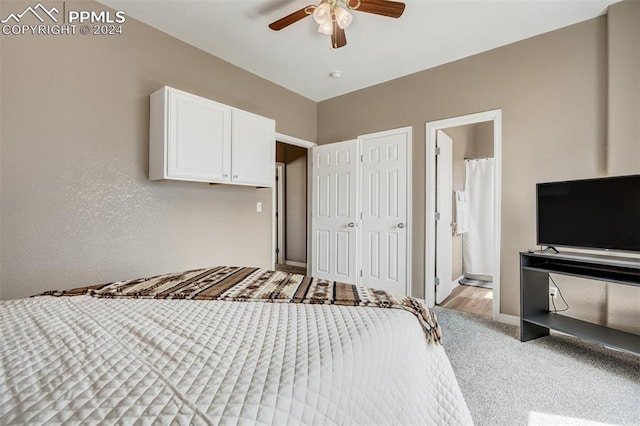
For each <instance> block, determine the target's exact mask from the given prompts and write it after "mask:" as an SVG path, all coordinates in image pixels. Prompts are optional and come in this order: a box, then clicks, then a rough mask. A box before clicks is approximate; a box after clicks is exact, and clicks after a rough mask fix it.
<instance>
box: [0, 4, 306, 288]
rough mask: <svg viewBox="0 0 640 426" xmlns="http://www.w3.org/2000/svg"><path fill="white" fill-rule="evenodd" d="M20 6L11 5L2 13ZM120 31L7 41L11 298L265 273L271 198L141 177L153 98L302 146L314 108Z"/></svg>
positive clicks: (4, 142)
mask: <svg viewBox="0 0 640 426" xmlns="http://www.w3.org/2000/svg"><path fill="white" fill-rule="evenodd" d="M24 4H25V3H24V2H7V1H5V0H3V1H2V3H1V4H0V8H1V9H0V11H1V12H2V13H0V14H1V15H2V16H5V15H6V14H8V13H9V11H15V10H18V9H20V10H21V8H24ZM74 6H75V7H78V8H83V9H87V10H101V9H103V6H101V5H100V4H98V3H94V2H86V3H80V2H74ZM124 27H125V34H124V35H121V36H109V37H107V36H104V37H100V36H81V35H78V36H74V37H62V36H59V37H55V36H13V37H6V36H2V64H1V76H0V79H1V80H0V83H1V87H2V99H1V104H0V107H1V108H2V109H1V114H0V120H1V122H2V123H3V126H2V128H1V134H0V138H1V152H2V158H1V163H0V167H1V168H0V170H1V188H0V190H1V195H2V196H1V201H2V208H1V210H0V218H1V219H0V220H1V225H0V229H1V240H0V241H1V250H2V266H1V270H0V279H1V284H2V298H4V299H11V298H17V297H24V296H29V295H31V294H34V293H37V292H40V291H43V290H47V289H56V288H70V287H74V286H79V285H85V284H91V283H96V282H98V283H99V282H108V281H112V280H119V279H125V278H134V277H140V276H145V275H147V274H158V273H162V272H169V271H176V270H182V269H186V268H195V267H202V266H211V265H216V264H231V265H256V266H263V267H268V266H270V264H271V215H270V212H271V190H269V189H255V188H246V187H236V186H230V185H214V186H210V185H206V184H197V183H185V182H157V181H155V182H150V181H149V180H148V179H147V173H148V125H149V94H151V93H152V92H153V91H155V90H156V89H158V88H159V87H161V86H163V85H169V86H173V87H176V88H178V89H182V90H185V91H188V92H192V93H195V94H198V95H201V96H204V97H208V98H210V99H214V100H216V101H219V102H222V103H226V104H229V105H232V106H235V107H238V108H242V109H245V110H247V111H251V112H254V113H257V114H261V115H264V116H267V117H270V118H273V119H275V120H276V123H277V131H278V132H280V133H284V134H287V135H291V136H296V137H300V138H303V139H307V140H315V136H316V118H317V105H316V104H315V103H314V102H312V101H310V100H308V99H306V98H303V97H301V96H299V95H296V94H294V93H292V92H290V91H288V90H285V89H283V88H282V87H280V86H277V85H275V84H273V83H270V82H268V81H266V80H264V79H261V78H259V77H257V76H255V75H253V74H250V73H248V72H246V71H243V70H241V69H239V68H237V67H235V66H233V65H231V64H229V63H227V62H224V61H222V60H220V59H218V58H215V57H213V56H211V55H209V54H207V53H205V52H203V51H201V50H198V49H196V48H194V47H192V46H190V45H187V44H185V43H183V42H181V41H179V40H177V39H175V38H172V37H170V36H168V35H166V34H163V33H161V32H159V31H157V30H155V29H152V28H151V27H148V26H146V25H144V24H141V23H139V22H137V21H134V20H133V19H128V20H127V22H126V23H125V25H124ZM257 201H261V202H262V203H263V210H262V213H256V202H257Z"/></svg>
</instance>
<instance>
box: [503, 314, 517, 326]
mask: <svg viewBox="0 0 640 426" xmlns="http://www.w3.org/2000/svg"><path fill="white" fill-rule="evenodd" d="M497 321H498V322H501V323H503V324H509V325H520V317H517V316H515V315H507V314H499V315H498V318H497Z"/></svg>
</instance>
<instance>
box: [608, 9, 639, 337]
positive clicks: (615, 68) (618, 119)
mask: <svg viewBox="0 0 640 426" xmlns="http://www.w3.org/2000/svg"><path fill="white" fill-rule="evenodd" d="M607 23H608V35H609V38H608V41H609V43H608V47H609V50H608V51H609V74H608V83H609V100H608V105H609V108H608V115H607V117H608V129H607V130H608V131H607V134H608V137H607V143H608V150H607V154H608V155H607V160H608V161H607V173H608V174H609V175H626V174H638V173H640V1H637V0H635V1H623V2H620V3H616V4H614V5H612V6H611V7H609V12H608V16H607ZM606 291H607V293H606V299H605V300H607V303H606V304H604V305H605V306H604V308H605V309H606V315H605V317H606V319H607V324H609V325H610V326H612V327H616V328H620V329H623V330H627V331H630V332H633V333H640V288H638V287H630V286H621V285H615V284H610V285H608V286H607V288H606Z"/></svg>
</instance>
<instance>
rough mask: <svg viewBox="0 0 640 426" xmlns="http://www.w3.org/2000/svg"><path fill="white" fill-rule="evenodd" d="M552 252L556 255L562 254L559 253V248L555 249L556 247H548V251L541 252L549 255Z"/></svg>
mask: <svg viewBox="0 0 640 426" xmlns="http://www.w3.org/2000/svg"><path fill="white" fill-rule="evenodd" d="M550 251H552V252H554V253H555V254H560V252H559V251H558V249H557V248H555V247H554V246H547V248H546V249H544V250H542V252H541V253H548V252H550Z"/></svg>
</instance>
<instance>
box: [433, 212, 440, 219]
mask: <svg viewBox="0 0 640 426" xmlns="http://www.w3.org/2000/svg"><path fill="white" fill-rule="evenodd" d="M434 217H435V219H436V220H440V212H436V213H435V215H434Z"/></svg>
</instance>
